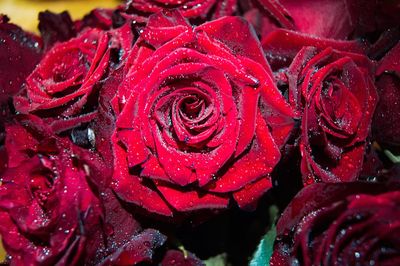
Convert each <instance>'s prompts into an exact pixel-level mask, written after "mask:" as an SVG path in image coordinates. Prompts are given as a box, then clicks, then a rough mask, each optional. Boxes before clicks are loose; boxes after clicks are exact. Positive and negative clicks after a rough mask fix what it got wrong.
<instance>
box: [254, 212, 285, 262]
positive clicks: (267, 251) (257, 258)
mask: <svg viewBox="0 0 400 266" xmlns="http://www.w3.org/2000/svg"><path fill="white" fill-rule="evenodd" d="M278 213H279V211H278V208H277V207H276V206H271V207H270V209H269V215H270V216H269V217H270V229H269V230H268V232H267V233H266V234H265V236H264V237H263V238H262V239H261V241H260V244H258V247H257V250H256V252H255V253H254V255H253V258H252V260H251V261H250V266H269V261H270V259H271V256H272V252H273V250H274V242H275V238H276V226H275V221H276V219H277V218H278Z"/></svg>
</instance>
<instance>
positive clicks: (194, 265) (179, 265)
mask: <svg viewBox="0 0 400 266" xmlns="http://www.w3.org/2000/svg"><path fill="white" fill-rule="evenodd" d="M204 265H205V264H204V263H203V262H202V261H201V260H200V259H199V258H197V257H196V256H195V255H194V254H192V253H190V252H186V253H183V252H182V251H178V250H168V251H167V254H165V256H164V258H163V260H162V262H161V266H204Z"/></svg>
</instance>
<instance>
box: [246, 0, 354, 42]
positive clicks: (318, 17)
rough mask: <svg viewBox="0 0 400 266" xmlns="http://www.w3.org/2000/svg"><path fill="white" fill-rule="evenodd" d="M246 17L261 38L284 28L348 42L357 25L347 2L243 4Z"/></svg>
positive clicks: (253, 0)
mask: <svg viewBox="0 0 400 266" xmlns="http://www.w3.org/2000/svg"><path fill="white" fill-rule="evenodd" d="M240 2H241V5H242V6H243V9H244V10H245V11H247V12H246V13H245V14H244V16H245V18H246V19H248V20H249V21H251V22H252V24H253V25H254V26H255V28H256V29H257V31H258V32H259V33H260V35H261V36H265V35H267V34H268V33H269V32H271V31H272V30H274V29H276V28H278V27H282V28H285V29H289V30H296V31H299V32H303V33H308V34H312V35H316V36H320V37H329V38H333V39H347V38H348V37H349V36H350V34H351V33H353V31H354V28H355V26H356V25H355V24H352V16H351V14H350V12H349V7H348V3H347V2H348V1H347V0H322V1H314V0H300V1H299V0H279V1H278V0H242V1H240Z"/></svg>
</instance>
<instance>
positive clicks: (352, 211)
mask: <svg viewBox="0 0 400 266" xmlns="http://www.w3.org/2000/svg"><path fill="white" fill-rule="evenodd" d="M399 206H400V186H399V184H398V183H397V184H396V183H394V184H385V185H384V184H379V183H363V182H358V183H346V184H313V185H311V186H308V187H306V188H305V189H303V190H302V191H301V192H299V194H298V195H297V196H296V197H295V198H294V199H293V201H292V202H291V203H290V205H289V206H288V207H287V208H286V210H285V211H284V212H283V214H282V216H281V218H280V219H279V220H278V224H277V238H276V241H275V246H274V252H273V254H272V258H271V262H270V263H271V265H274V266H284V265H304V266H308V265H399V263H400V255H399V254H400V238H399V235H400V222H399V221H400V207H399Z"/></svg>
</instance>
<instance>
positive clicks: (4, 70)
mask: <svg viewBox="0 0 400 266" xmlns="http://www.w3.org/2000/svg"><path fill="white" fill-rule="evenodd" d="M0 40H1V41H0V174H1V173H2V172H3V171H4V170H5V168H6V167H7V154H6V152H5V148H4V140H5V131H4V130H5V128H4V124H5V123H6V122H7V121H8V120H10V118H11V116H12V113H13V112H12V110H11V109H12V108H10V107H11V106H12V105H11V104H10V102H11V99H12V97H13V96H14V95H15V94H16V93H18V91H19V90H20V87H21V84H22V83H23V82H24V80H25V78H26V77H27V76H28V75H29V73H30V72H31V71H32V70H33V69H34V68H35V66H36V64H37V62H39V60H40V58H41V57H42V47H41V43H40V42H39V41H40V40H39V38H38V37H36V36H34V35H31V34H28V33H26V32H24V31H23V30H22V29H21V28H19V27H17V26H16V25H14V24H11V23H8V18H7V17H6V16H4V15H1V14H0Z"/></svg>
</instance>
